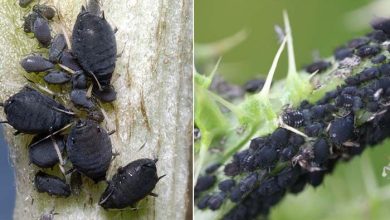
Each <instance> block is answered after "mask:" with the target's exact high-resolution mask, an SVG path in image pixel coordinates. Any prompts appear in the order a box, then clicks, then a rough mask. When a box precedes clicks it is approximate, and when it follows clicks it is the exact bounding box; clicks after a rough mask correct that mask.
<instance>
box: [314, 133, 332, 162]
mask: <svg viewBox="0 0 390 220" xmlns="http://www.w3.org/2000/svg"><path fill="white" fill-rule="evenodd" d="M313 152H314V159H313V160H314V162H316V163H317V164H322V163H324V162H325V161H327V160H328V159H329V156H330V151H329V145H328V143H326V140H325V139H324V138H319V139H318V140H317V141H316V142H315V143H314V145H313Z"/></svg>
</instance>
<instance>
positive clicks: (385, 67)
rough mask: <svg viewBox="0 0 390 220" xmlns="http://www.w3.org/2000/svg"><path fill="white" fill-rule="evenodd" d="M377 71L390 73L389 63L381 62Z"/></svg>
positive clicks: (386, 74)
mask: <svg viewBox="0 0 390 220" xmlns="http://www.w3.org/2000/svg"><path fill="white" fill-rule="evenodd" d="M379 72H380V73H381V74H382V75H384V76H389V75H390V63H386V64H383V65H382V66H380V67H379Z"/></svg>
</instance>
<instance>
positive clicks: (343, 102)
mask: <svg viewBox="0 0 390 220" xmlns="http://www.w3.org/2000/svg"><path fill="white" fill-rule="evenodd" d="M335 104H336V106H337V107H345V108H350V107H352V105H353V96H351V95H349V94H341V95H339V96H337V98H336V99H335Z"/></svg>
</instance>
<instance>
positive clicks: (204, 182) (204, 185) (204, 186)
mask: <svg viewBox="0 0 390 220" xmlns="http://www.w3.org/2000/svg"><path fill="white" fill-rule="evenodd" d="M215 181H217V178H216V177H215V176H209V175H205V176H199V177H198V180H197V181H196V185H195V189H194V191H195V193H199V192H203V191H206V190H208V189H210V188H211V187H212V186H213V185H214V183H215Z"/></svg>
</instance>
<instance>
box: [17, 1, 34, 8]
mask: <svg viewBox="0 0 390 220" xmlns="http://www.w3.org/2000/svg"><path fill="white" fill-rule="evenodd" d="M32 1H33V0H19V6H20V7H22V8H25V7H27V6H28V5H29V4H30V3H31V2H32Z"/></svg>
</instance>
